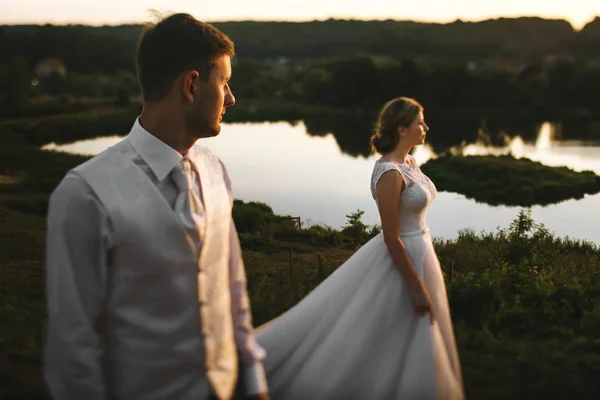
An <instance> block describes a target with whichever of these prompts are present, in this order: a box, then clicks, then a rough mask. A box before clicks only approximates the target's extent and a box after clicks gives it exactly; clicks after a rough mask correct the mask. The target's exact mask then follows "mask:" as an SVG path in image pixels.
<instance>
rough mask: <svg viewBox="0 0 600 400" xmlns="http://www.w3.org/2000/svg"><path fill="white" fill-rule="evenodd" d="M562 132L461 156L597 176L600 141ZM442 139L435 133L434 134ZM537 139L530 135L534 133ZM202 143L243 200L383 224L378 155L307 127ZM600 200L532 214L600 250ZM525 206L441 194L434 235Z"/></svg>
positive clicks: (244, 130) (424, 155)
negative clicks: (376, 183)
mask: <svg viewBox="0 0 600 400" xmlns="http://www.w3.org/2000/svg"><path fill="white" fill-rule="evenodd" d="M555 131H556V127H555V126H554V125H552V124H550V123H544V124H543V125H542V126H541V128H540V129H539V132H537V134H536V135H534V137H535V136H537V139H536V140H534V141H531V142H525V141H523V139H521V137H520V136H515V137H513V138H512V139H510V140H509V141H507V143H506V145H505V146H495V147H492V146H487V145H484V144H482V143H467V144H465V145H463V146H461V147H460V148H457V149H456V151H457V152H460V153H462V154H506V153H508V152H512V154H513V155H514V156H516V157H528V158H530V159H532V160H535V161H540V162H542V163H543V164H546V165H550V166H560V165H565V166H568V167H569V168H572V169H574V170H576V171H582V170H592V171H594V172H595V173H596V174H599V175H600V142H583V141H574V140H570V141H563V140H558V139H555ZM436 134H443V133H437V132H435V131H434V130H432V131H430V133H429V134H428V135H430V136H431V135H436ZM529 136H531V135H529ZM122 138H123V136H108V137H103V138H97V139H93V140H83V141H79V142H75V143H70V144H66V145H56V144H54V143H50V144H48V145H46V146H44V149H54V150H59V151H66V152H70V153H78V154H85V155H95V154H97V153H99V152H101V151H103V150H105V149H106V148H108V147H109V146H111V145H113V144H115V143H116V142H118V141H119V140H121V139H122ZM201 143H202V144H204V145H205V146H207V147H209V148H210V149H212V150H213V151H214V152H215V153H216V154H217V155H219V156H220V157H221V159H222V160H223V162H224V163H225V165H226V166H227V168H228V171H229V174H230V176H231V179H232V181H233V185H234V186H233V188H234V194H235V197H236V198H239V199H241V200H244V201H260V202H264V203H266V204H268V205H270V206H271V207H272V208H273V211H274V212H275V213H277V214H285V215H292V216H296V217H301V218H302V221H303V226H306V224H322V225H329V226H332V227H334V228H340V227H342V226H343V225H344V224H345V221H346V215H347V214H349V213H351V212H354V211H356V210H357V209H361V210H363V211H365V214H364V216H363V221H364V222H365V223H367V224H369V225H374V224H378V223H379V216H378V214H377V208H376V206H375V203H374V201H373V199H372V197H371V193H370V189H369V184H370V177H371V171H372V168H373V163H374V162H375V160H376V159H377V158H378V157H379V156H378V155H372V156H369V157H366V158H365V157H352V156H350V155H347V154H346V153H345V152H343V151H342V150H341V149H340V147H339V145H338V142H337V141H336V138H335V137H334V136H333V135H332V134H329V135H324V136H311V135H308V134H307V132H306V128H305V126H304V125H303V124H302V123H297V124H289V123H286V122H278V123H233V124H223V125H222V130H221V134H220V135H219V136H217V137H215V138H210V139H203V140H202V141H201ZM413 155H414V156H415V157H416V159H417V161H418V162H419V163H424V162H426V161H427V160H428V159H429V158H431V157H435V156H436V155H435V153H434V152H433V150H432V149H431V147H430V146H428V145H427V144H426V145H424V146H420V147H417V148H416V149H415V151H414V152H413ZM598 210H600V194H596V195H593V196H586V197H585V198H583V199H580V200H568V201H564V202H562V203H559V204H555V205H550V206H544V207H542V206H534V207H532V208H531V214H532V217H533V218H534V220H535V221H536V222H538V223H543V224H544V225H545V226H546V227H547V228H548V229H549V230H550V231H551V232H554V233H556V234H557V235H559V236H569V237H571V238H576V239H584V240H589V241H593V242H595V243H598V244H600V223H599V222H600V214H599V213H598ZM518 212H519V207H504V206H489V205H487V204H483V203H477V202H475V201H474V200H470V199H467V198H465V197H464V196H463V195H460V194H456V193H448V192H440V193H438V196H437V197H436V200H435V201H434V203H433V204H432V206H431V207H430V209H429V211H428V214H427V223H428V225H429V227H430V229H431V232H432V235H433V236H434V237H439V238H446V239H451V238H455V237H456V236H457V234H458V231H459V230H460V229H465V228H470V229H473V230H475V231H476V232H480V231H486V232H489V231H495V230H496V228H498V227H500V228H507V227H508V226H509V224H510V222H511V221H512V220H513V219H514V218H515V217H516V216H517V214H518Z"/></svg>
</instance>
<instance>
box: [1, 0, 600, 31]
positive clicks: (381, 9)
mask: <svg viewBox="0 0 600 400" xmlns="http://www.w3.org/2000/svg"><path fill="white" fill-rule="evenodd" d="M150 9H155V10H158V11H160V12H161V13H163V14H170V13H172V12H187V13H189V14H192V15H193V16H194V17H196V18H197V19H200V20H203V21H208V22H217V21H239V20H277V21H309V20H324V19H328V18H338V19H350V18H353V19H397V20H415V21H427V22H451V21H454V20H456V19H462V20H464V21H480V20H483V19H489V18H498V17H516V16H539V17H543V18H553V19H565V20H567V21H568V22H570V23H571V25H573V27H574V28H575V29H581V28H582V27H583V26H584V25H585V24H586V23H587V22H590V21H591V20H593V18H594V17H595V16H600V0H568V1H565V0H562V1H556V0H410V1H407V0H218V1H217V0H169V1H165V0H0V24H7V25H13V24H27V23H35V24H40V23H42V24H43V23H51V24H55V25H63V24H76V23H81V24H86V25H104V24H106V25H118V24H121V23H141V22H145V21H148V20H152V19H153V18H152V16H151V14H150V13H149V11H148V10H150Z"/></svg>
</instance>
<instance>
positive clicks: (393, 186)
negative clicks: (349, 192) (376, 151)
mask: <svg viewBox="0 0 600 400" xmlns="http://www.w3.org/2000/svg"><path fill="white" fill-rule="evenodd" d="M403 186H404V179H403V178H402V175H401V174H400V172H399V171H397V170H389V171H386V172H384V173H383V174H382V175H381V177H380V178H379V181H378V182H377V185H376V190H377V202H378V204H379V216H380V217H381V230H382V232H383V241H384V242H385V245H386V246H387V248H388V250H389V252H390V255H391V257H392V260H393V261H394V264H395V266H396V268H398V270H399V271H400V274H401V275H402V277H403V278H404V280H405V281H406V284H407V285H408V287H409V290H410V291H411V293H413V294H414V293H416V292H419V291H422V290H423V283H422V281H421V278H420V277H419V275H418V274H417V271H416V270H415V268H414V266H413V265H412V262H411V261H410V258H409V257H408V254H407V253H406V249H405V248H404V244H403V243H402V240H401V239H400V236H399V235H398V232H399V231H400V194H401V193H402V189H403Z"/></svg>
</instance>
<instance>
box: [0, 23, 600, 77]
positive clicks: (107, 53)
mask: <svg viewBox="0 0 600 400" xmlns="http://www.w3.org/2000/svg"><path fill="white" fill-rule="evenodd" d="M214 25H215V26H217V27H218V28H219V29H221V30H223V31H224V32H225V33H226V34H227V35H229V37H230V38H231V39H232V40H233V41H234V42H235V44H236V51H237V54H238V56H239V57H240V58H244V59H246V58H247V59H254V60H262V61H264V60H275V59H280V58H282V57H283V58H287V59H289V60H291V61H299V60H306V59H315V58H325V57H330V56H332V55H354V54H357V53H366V54H370V55H373V56H384V57H391V58H410V59H412V60H414V61H418V62H427V63H441V64H457V63H459V64H464V63H468V62H481V63H485V62H493V61H494V60H497V61H498V62H500V60H505V61H506V60H514V61H516V62H523V63H533V62H538V61H539V60H541V59H543V58H544V57H548V56H551V55H560V54H568V55H570V56H572V57H574V58H575V59H577V60H589V59H595V58H599V57H600V17H597V18H596V19H595V20H594V21H592V22H590V23H588V24H587V25H586V26H585V27H584V28H583V29H582V30H581V31H575V30H574V29H573V28H572V26H571V25H570V24H569V23H568V22H567V21H564V20H547V19H541V18H500V19H494V20H486V21H482V22H462V21H460V20H459V21H456V22H453V23H448V24H437V23H436V24H433V23H420V22H411V21H392V20H389V21H355V20H327V21H322V22H321V21H314V22H299V23H294V22H220V23H214ZM141 29H142V25H121V26H102V27H90V26H80V25H68V26H52V25H44V26H37V25H36V26H31V25H16V26H0V60H3V63H4V62H5V61H7V60H11V59H12V58H14V57H15V56H21V57H23V58H25V59H26V60H27V61H28V62H29V63H31V64H33V63H35V62H37V61H39V60H41V59H43V58H44V57H57V58H59V59H61V60H62V61H63V62H64V63H65V64H66V65H67V66H68V69H69V70H70V71H73V72H80V73H91V72H99V73H108V74H110V73H116V72H118V71H133V70H134V61H133V54H134V53H135V47H136V43H137V39H138V37H139V34H140V31H141ZM492 65H493V64H492Z"/></svg>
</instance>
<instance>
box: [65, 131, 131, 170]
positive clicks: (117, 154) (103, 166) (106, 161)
mask: <svg viewBox="0 0 600 400" xmlns="http://www.w3.org/2000/svg"><path fill="white" fill-rule="evenodd" d="M129 147H131V145H128V142H126V140H122V141H121V142H119V143H117V144H116V145H114V146H111V147H109V148H108V149H106V150H104V151H103V152H101V153H99V154H97V155H95V156H94V157H92V158H90V159H89V160H87V161H85V162H83V163H81V164H79V165H78V166H76V167H75V168H73V169H72V170H71V171H70V172H72V173H75V174H77V175H80V176H86V175H88V174H90V173H95V174H97V173H108V174H110V173H111V171H113V170H116V169H117V168H118V167H119V165H120V164H121V162H122V161H123V160H125V159H127V157H128V151H127V150H128V148H129Z"/></svg>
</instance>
